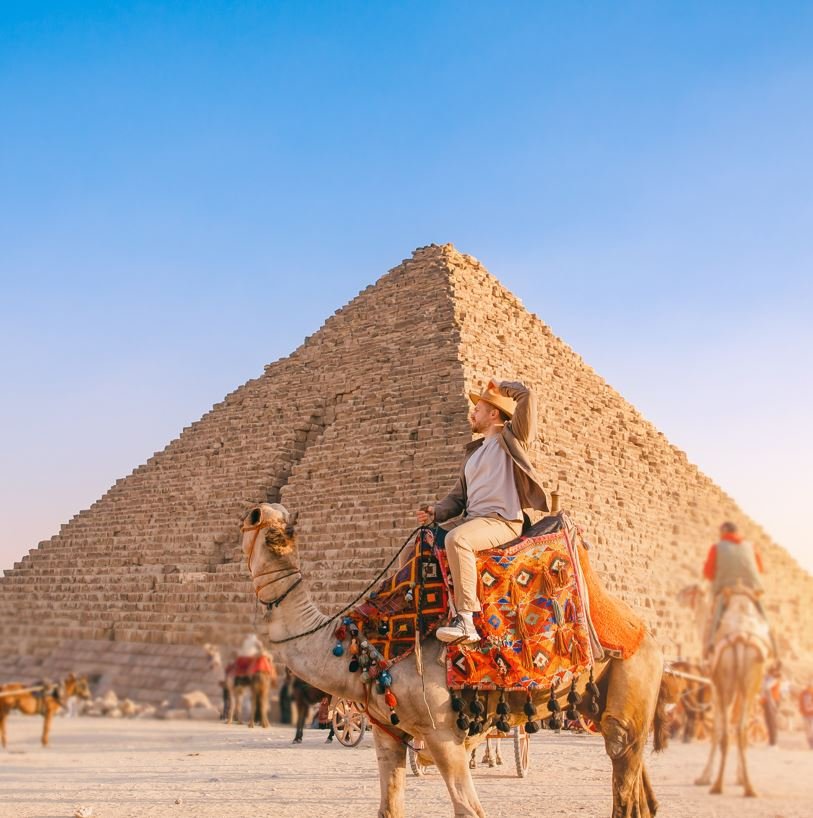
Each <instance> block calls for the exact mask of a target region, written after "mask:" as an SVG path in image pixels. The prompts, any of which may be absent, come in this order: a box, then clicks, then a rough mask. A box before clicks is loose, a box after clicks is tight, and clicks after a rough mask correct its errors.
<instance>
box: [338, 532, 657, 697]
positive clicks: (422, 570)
mask: <svg viewBox="0 0 813 818" xmlns="http://www.w3.org/2000/svg"><path fill="white" fill-rule="evenodd" d="M577 540H579V542H577ZM580 540H581V538H580V534H579V532H578V529H576V528H575V527H573V526H572V525H566V524H565V518H563V517H562V516H558V517H549V518H545V520H543V521H542V522H541V523H539V524H538V525H537V526H534V528H532V529H531V530H530V531H529V532H528V534H527V535H526V536H525V537H521V538H519V539H517V540H515V541H514V542H512V543H508V544H507V545H504V546H500V547H499V548H494V549H491V550H488V551H481V552H480V553H479V554H478V555H477V565H478V573H479V588H478V596H479V598H480V601H481V603H482V608H483V610H482V612H481V613H480V614H479V615H476V616H475V624H476V626H477V630H478V631H479V633H480V634H481V636H482V639H481V641H480V642H479V643H478V644H474V645H467V646H454V645H452V646H449V649H448V651H447V683H448V686H449V687H450V688H451V689H460V688H463V687H476V688H478V689H481V690H495V689H504V690H528V689H530V688H535V687H547V686H550V685H551V684H553V685H554V686H555V687H556V688H559V687H561V686H563V685H566V684H569V683H570V681H571V680H572V679H573V678H574V677H577V676H578V675H579V674H581V673H583V672H584V671H585V670H586V669H587V668H589V667H590V665H591V664H592V663H593V658H594V657H593V651H592V648H591V640H590V627H591V622H592V626H594V627H595V634H596V636H597V638H598V642H599V643H600V644H601V645H602V647H606V648H607V649H608V650H609V652H610V654H611V655H613V656H624V658H626V656H628V655H632V653H634V652H635V650H636V649H637V648H638V645H639V644H640V641H641V638H642V637H643V633H644V626H643V623H642V622H641V621H640V620H639V619H638V618H637V617H636V616H635V615H634V614H633V613H632V611H631V609H629V607H628V606H626V605H625V604H624V603H623V602H621V601H620V600H616V599H614V598H613V597H610V596H609V595H607V594H606V592H605V591H604V589H603V587H602V586H601V583H600V582H599V581H598V579H597V577H596V576H595V575H594V574H593V572H592V570H591V569H590V567H589V561H588V560H587V559H586V551H585V550H584V547H583V545H582V544H581V541H580ZM585 566H586V570H585V571H584V572H583V571H582V568H583V567H585ZM450 585H451V581H450V577H449V571H448V562H447V560H446V552H445V550H444V549H443V546H442V544H436V543H435V541H434V537H433V534H432V532H431V531H429V530H428V529H422V530H421V532H420V533H419V534H418V536H417V537H416V539H415V542H414V543H413V546H412V548H411V551H410V552H409V554H408V557H407V559H406V561H405V563H404V565H403V567H402V568H400V569H399V570H398V571H397V572H396V573H395V574H393V575H392V576H390V577H388V578H387V579H385V580H384V581H383V582H382V584H381V585H380V586H379V587H378V588H377V589H376V591H375V592H373V593H371V594H370V595H369V597H368V598H367V599H366V600H365V601H364V602H363V603H362V604H361V605H359V606H357V607H356V608H355V609H354V610H353V611H352V612H351V614H350V619H351V620H352V621H353V623H354V624H355V626H357V627H358V630H359V632H360V633H361V634H362V635H363V638H364V639H365V640H367V642H368V643H369V644H370V645H371V646H372V647H373V648H375V650H376V651H377V652H378V653H379V654H380V656H381V659H382V660H383V662H384V663H385V664H392V663H393V662H394V661H397V660H398V659H400V658H403V657H404V656H406V655H408V654H409V653H410V652H411V651H412V650H413V649H414V647H415V635H416V633H419V634H420V635H421V636H427V635H430V634H432V633H434V631H435V630H437V628H438V627H439V625H440V624H441V623H442V622H444V621H446V619H447V618H448V615H449V594H450ZM592 594H595V603H594V599H593V598H592V597H589V598H590V602H589V605H590V608H589V617H588V609H587V606H586V604H585V600H586V599H587V598H588V596H589V595H592Z"/></svg>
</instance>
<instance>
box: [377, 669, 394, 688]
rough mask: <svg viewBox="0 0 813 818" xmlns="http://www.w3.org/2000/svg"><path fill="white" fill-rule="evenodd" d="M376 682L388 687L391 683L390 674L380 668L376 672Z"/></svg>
mask: <svg viewBox="0 0 813 818" xmlns="http://www.w3.org/2000/svg"><path fill="white" fill-rule="evenodd" d="M378 683H379V684H382V685H384V687H389V686H390V685H391V684H392V675H391V674H390V672H389V671H388V670H382V671H380V672H379V674H378Z"/></svg>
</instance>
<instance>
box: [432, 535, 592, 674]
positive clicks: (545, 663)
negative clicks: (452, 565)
mask: <svg viewBox="0 0 813 818" xmlns="http://www.w3.org/2000/svg"><path fill="white" fill-rule="evenodd" d="M575 548H576V546H575V544H574V543H572V542H571V540H570V538H569V537H568V534H567V531H566V530H565V529H564V528H559V529H558V530H555V531H552V532H551V533H548V534H543V535H541V536H538V537H527V538H520V539H519V540H518V541H516V542H514V543H512V544H509V545H507V546H503V547H500V548H495V549H491V550H488V551H481V552H480V553H479V554H478V555H477V568H478V571H479V582H480V592H479V594H478V596H479V598H480V601H481V604H482V608H483V609H482V611H481V612H480V614H479V615H475V625H476V626H477V630H478V631H479V633H480V634H481V636H482V637H483V638H482V640H481V641H480V643H479V644H475V645H472V646H455V645H451V646H450V647H449V649H448V652H447V660H446V662H447V665H446V676H447V683H448V686H449V688H450V689H456V688H457V689H460V688H463V687H476V688H478V689H480V690H495V689H504V690H527V689H529V688H533V687H540V686H544V687H547V686H550V685H553V686H554V687H555V688H557V689H558V688H560V687H561V686H563V685H566V684H569V683H570V682H571V681H572V679H573V678H574V676H579V675H580V674H581V673H582V672H583V671H585V670H586V669H587V668H588V667H589V666H590V665H591V664H592V653H591V648H590V635H589V631H588V625H587V620H586V617H585V611H584V605H583V594H582V593H581V588H580V587H579V585H580V581H579V575H578V571H577V569H576V566H575V564H574V562H575V560H576V559H578V557H577V556H576V553H575Z"/></svg>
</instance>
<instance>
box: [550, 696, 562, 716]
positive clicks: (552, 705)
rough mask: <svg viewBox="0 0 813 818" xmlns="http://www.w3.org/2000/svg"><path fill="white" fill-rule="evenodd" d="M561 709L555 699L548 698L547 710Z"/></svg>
mask: <svg viewBox="0 0 813 818" xmlns="http://www.w3.org/2000/svg"><path fill="white" fill-rule="evenodd" d="M561 709H562V706H561V705H560V704H559V702H557V701H556V699H548V710H550V712H551V713H558V712H559V711H560V710H561Z"/></svg>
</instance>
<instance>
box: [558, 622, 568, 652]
mask: <svg viewBox="0 0 813 818" xmlns="http://www.w3.org/2000/svg"><path fill="white" fill-rule="evenodd" d="M555 641H556V652H557V653H558V654H559V655H560V656H567V655H568V653H569V652H570V651H569V650H568V647H567V636H566V634H565V629H564V628H562V627H559V628H557V630H556V640H555Z"/></svg>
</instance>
